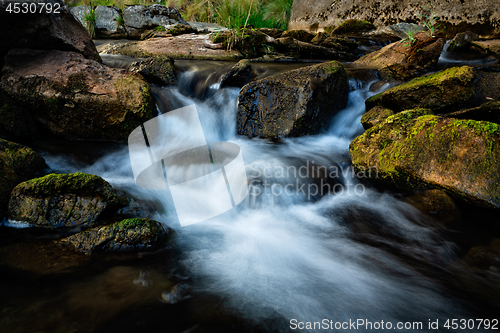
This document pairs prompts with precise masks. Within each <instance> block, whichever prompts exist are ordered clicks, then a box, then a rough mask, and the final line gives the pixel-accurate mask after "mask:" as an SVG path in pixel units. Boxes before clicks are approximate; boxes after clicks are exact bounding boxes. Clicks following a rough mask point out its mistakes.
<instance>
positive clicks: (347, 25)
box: [331, 19, 375, 35]
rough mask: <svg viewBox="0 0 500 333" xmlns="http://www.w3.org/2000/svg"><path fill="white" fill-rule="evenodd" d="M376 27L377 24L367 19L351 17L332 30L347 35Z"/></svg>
mask: <svg viewBox="0 0 500 333" xmlns="http://www.w3.org/2000/svg"><path fill="white" fill-rule="evenodd" d="M374 29H375V26H374V25H373V23H371V22H368V21H366V20H357V19H350V20H345V21H344V22H342V23H341V24H340V25H339V26H338V27H335V28H334V29H333V30H331V32H332V33H333V34H339V35H345V34H357V33H360V32H366V31H370V30H374Z"/></svg>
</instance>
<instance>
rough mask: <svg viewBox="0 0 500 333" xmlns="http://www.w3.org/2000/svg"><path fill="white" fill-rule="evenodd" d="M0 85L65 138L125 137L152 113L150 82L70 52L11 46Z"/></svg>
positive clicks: (98, 138) (45, 126) (49, 129)
mask: <svg viewBox="0 0 500 333" xmlns="http://www.w3.org/2000/svg"><path fill="white" fill-rule="evenodd" d="M0 90H3V91H4V92H5V93H6V94H7V95H8V96H9V97H11V98H12V99H13V100H15V101H16V102H17V103H18V105H20V106H22V107H23V108H26V109H27V110H29V113H30V115H31V116H32V117H33V119H35V120H36V121H37V122H38V123H39V124H40V125H41V127H43V128H44V129H45V130H48V131H49V132H51V133H53V134H55V135H58V136H61V137H64V138H67V139H94V140H125V139H126V138H127V137H128V135H129V133H130V132H131V131H132V130H133V129H134V128H135V127H137V126H139V125H140V124H142V123H143V122H144V121H146V120H148V119H150V118H151V117H152V110H153V101H152V96H151V92H150V88H149V85H148V84H147V82H146V81H145V80H144V79H143V78H142V77H141V76H140V75H138V74H135V73H132V72H129V71H126V70H121V69H112V68H108V67H106V66H103V65H101V64H99V63H98V62H96V61H93V60H88V59H85V58H84V57H83V56H82V55H81V54H78V53H74V52H62V51H33V50H15V51H11V52H10V53H9V55H8V56H7V57H6V65H5V67H4V75H3V77H2V79H1V80H0Z"/></svg>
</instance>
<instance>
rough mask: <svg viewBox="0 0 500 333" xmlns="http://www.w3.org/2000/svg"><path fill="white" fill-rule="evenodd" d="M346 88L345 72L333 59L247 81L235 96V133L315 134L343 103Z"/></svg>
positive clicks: (277, 136) (269, 135)
mask: <svg viewBox="0 0 500 333" xmlns="http://www.w3.org/2000/svg"><path fill="white" fill-rule="evenodd" d="M348 92H349V85H348V77H347V73H346V71H345V69H344V67H343V66H342V65H341V64H339V63H338V62H335V61H332V62H328V63H322V64H318V65H313V66H308V67H303V68H300V69H296V70H293V71H289V72H285V73H280V74H277V75H273V76H270V77H267V78H265V79H262V80H258V81H254V82H250V83H249V84H247V85H246V86H244V87H243V88H242V89H241V91H240V94H239V96H238V115H237V130H238V133H239V134H241V135H246V136H248V137H256V136H259V137H264V138H270V139H279V138H282V137H285V136H301V135H309V134H317V133H319V132H320V131H321V129H322V128H323V127H324V126H326V125H328V122H329V121H330V119H331V118H332V117H333V116H334V115H335V114H336V113H337V112H338V111H340V110H342V109H343V108H344V107H345V106H346V103H347V95H348Z"/></svg>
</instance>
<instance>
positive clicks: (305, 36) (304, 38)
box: [280, 30, 314, 43]
mask: <svg viewBox="0 0 500 333" xmlns="http://www.w3.org/2000/svg"><path fill="white" fill-rule="evenodd" d="M280 37H282V38H286V37H291V38H293V39H296V40H298V41H301V42H305V43H309V42H310V41H311V40H312V39H313V38H314V35H313V34H311V33H309V32H307V31H305V30H288V31H285V32H283V33H282V34H281V36H280Z"/></svg>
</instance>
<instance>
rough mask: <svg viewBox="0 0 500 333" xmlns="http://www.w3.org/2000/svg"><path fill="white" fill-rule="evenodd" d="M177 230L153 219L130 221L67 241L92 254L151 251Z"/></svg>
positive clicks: (96, 229) (88, 232) (100, 228)
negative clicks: (97, 252)
mask: <svg viewBox="0 0 500 333" xmlns="http://www.w3.org/2000/svg"><path fill="white" fill-rule="evenodd" d="M172 235H173V231H172V230H171V229H169V228H166V227H164V226H163V225H162V224H161V223H159V222H157V221H154V220H149V219H145V218H144V219H138V218H134V219H126V220H123V221H121V222H116V223H113V224H110V225H105V226H102V227H96V228H93V229H90V230H86V231H83V232H80V233H78V234H76V235H73V236H70V237H67V238H64V239H62V240H61V241H60V243H62V244H68V245H70V246H72V247H74V248H75V250H77V251H80V252H83V253H86V254H91V253H93V252H96V251H109V252H123V251H134V250H151V249H154V248H157V247H159V246H161V245H162V244H164V243H165V241H166V240H168V238H169V237H171V236H172Z"/></svg>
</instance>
